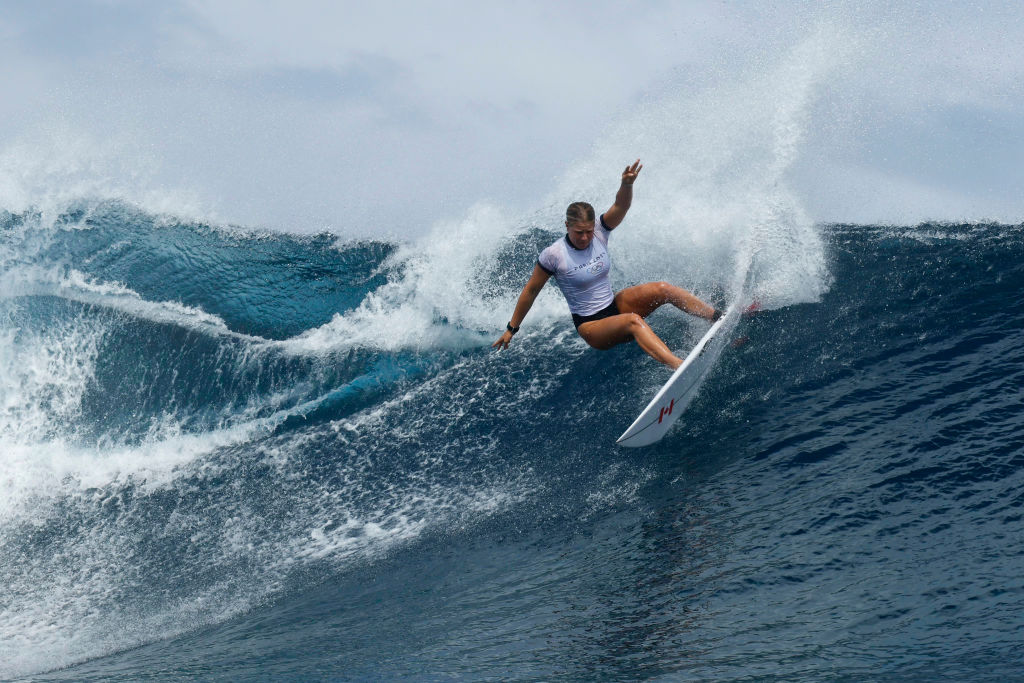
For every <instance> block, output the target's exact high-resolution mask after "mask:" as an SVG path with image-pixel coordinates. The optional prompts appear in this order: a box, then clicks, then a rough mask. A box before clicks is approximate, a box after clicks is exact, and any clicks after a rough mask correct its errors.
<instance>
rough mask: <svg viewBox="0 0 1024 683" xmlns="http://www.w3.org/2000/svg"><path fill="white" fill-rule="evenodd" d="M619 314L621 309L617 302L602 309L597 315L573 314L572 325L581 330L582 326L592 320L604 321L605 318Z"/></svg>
mask: <svg viewBox="0 0 1024 683" xmlns="http://www.w3.org/2000/svg"><path fill="white" fill-rule="evenodd" d="M618 314H619V307H618V306H616V305H615V302H614V301H613V302H611V303H610V304H609V305H607V306H605V307H604V308H602V309H601V310H600V311H598V312H597V313H591V314H590V315H576V314H575V313H573V314H572V324H573V325H575V326H576V329H579V327H580V325H582V324H583V323H589V322H590V321H591V320H603V319H605V318H610V317H612V316H613V315H618Z"/></svg>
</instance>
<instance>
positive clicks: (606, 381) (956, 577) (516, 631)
mask: <svg viewBox="0 0 1024 683" xmlns="http://www.w3.org/2000/svg"><path fill="white" fill-rule="evenodd" d="M818 230H819V231H820V233H821V236H822V239H823V240H824V244H825V252H826V261H827V271H828V275H829V286H828V287H827V290H826V291H825V293H824V294H823V295H821V296H820V297H819V298H817V299H816V300H813V301H806V302H802V303H792V304H788V305H781V306H779V307H775V308H771V307H769V309H768V310H765V311H763V312H762V313H760V314H759V315H756V316H754V317H752V318H749V319H746V320H744V321H743V322H741V324H740V326H739V328H737V329H736V330H735V331H734V334H735V335H736V336H737V337H745V338H746V339H747V342H746V343H745V344H742V345H740V346H737V347H736V348H729V349H727V350H726V351H725V353H724V354H723V355H722V357H721V359H720V360H719V362H718V364H717V365H716V367H715V369H714V370H713V372H712V373H711V375H710V376H709V378H708V379H707V381H706V382H705V384H704V386H703V388H702V390H701V393H700V395H699V396H698V398H697V399H696V401H695V402H694V403H693V404H692V405H691V406H690V408H689V409H688V411H687V412H686V414H685V415H684V416H683V418H682V419H681V420H680V422H679V423H678V425H677V427H676V428H675V429H674V430H673V431H672V432H671V433H670V434H669V435H668V437H666V438H665V439H664V440H663V441H661V442H659V443H658V444H656V445H654V446H651V447H648V448H644V449H637V450H631V449H622V448H619V447H616V446H615V445H614V442H615V438H616V437H617V436H618V435H619V434H620V433H621V432H622V431H623V430H624V429H625V428H626V427H627V426H628V425H629V424H630V422H631V421H632V419H633V418H634V417H635V415H636V413H637V412H638V411H639V410H640V408H642V407H643V405H645V404H646V401H647V400H648V399H649V398H650V396H651V395H652V394H653V392H654V390H655V389H656V388H657V386H658V385H659V384H660V382H661V381H663V379H664V378H665V376H666V375H667V373H665V371H664V370H663V369H661V368H658V367H656V364H654V363H653V362H652V361H650V360H649V359H647V358H646V357H644V356H643V354H642V353H641V352H640V351H639V350H637V349H636V347H635V346H623V347H618V348H616V349H614V350H612V351H609V352H604V353H599V352H595V351H591V350H588V349H586V348H585V347H583V345H582V344H581V343H579V341H578V340H577V339H576V338H575V337H574V336H573V334H572V331H571V324H570V323H569V322H568V319H567V316H561V317H555V318H551V317H544V316H543V315H542V314H541V313H538V314H537V317H536V319H535V321H534V323H533V324H532V326H530V327H525V326H524V330H523V332H522V333H521V336H518V337H517V338H516V343H515V344H514V345H513V348H512V349H511V350H510V351H508V352H503V353H500V354H498V353H494V352H492V351H491V350H490V349H489V348H488V346H489V343H490V341H492V340H493V338H494V337H496V336H497V334H498V333H500V326H498V327H486V326H483V325H479V324H474V323H473V321H474V320H477V319H478V318H473V317H472V316H469V317H466V318H462V319H453V316H452V315H450V313H449V311H448V309H445V308H444V307H443V306H440V307H435V308H431V307H430V306H424V305H423V304H422V302H423V301H424V300H426V301H428V302H429V301H431V300H437V297H441V298H443V297H444V296H449V295H448V294H445V292H446V291H447V290H445V287H444V285H445V284H446V283H447V281H448V280H447V279H446V277H447V275H446V274H445V273H444V272H441V273H439V274H436V277H435V279H434V280H426V281H420V280H412V279H411V278H413V276H414V275H415V273H416V272H417V270H416V269H417V268H418V267H419V266H418V262H417V261H416V259H415V258H410V257H409V256H408V255H407V254H406V253H405V252H403V251H402V249H401V247H400V245H394V244H386V243H378V242H360V243H352V242H339V241H338V239H337V238H336V237H333V236H327V235H320V236H312V237H294V236H284V235H277V234H267V233H258V232H242V231H232V230H227V229H221V228H214V227H210V226H206V225H201V224H194V223H189V222H184V221H180V220H176V219H173V218H166V217H155V216H152V215H148V214H145V213H142V212H140V211H138V210H135V209H133V208H131V207H128V206H125V205H122V204H117V203H106V204H104V203H100V204H96V203H92V204H88V203H83V204H82V206H80V207H79V208H77V209H72V210H69V211H68V212H67V214H65V215H64V216H61V217H60V218H58V219H56V220H55V221H50V222H47V221H46V220H44V219H43V217H41V216H37V215H32V214H20V215H13V214H0V269H2V270H0V277H2V278H3V285H2V293H0V392H2V394H0V448H2V452H0V493H2V494H3V495H2V496H0V498H2V500H0V585H3V586H4V587H5V590H4V591H3V594H2V595H0V678H2V679H19V678H26V677H27V679H28V680H39V681H50V680H76V681H80V680H125V681H129V680H130V681H138V680H180V679H187V678H194V679H204V680H275V681H277V680H296V681H299V680H302V681H305V680H332V681H333V680H339V681H340V680H393V679H418V680H456V679H459V680H465V679H468V680H480V679H484V680H487V679H499V680H640V679H644V680H651V679H653V680H747V679H750V680H786V681H790V680H823V679H828V680H834V679H839V680H842V679H851V680H865V679H866V680H892V679H898V680H958V681H959V680H1008V679H1017V680H1024V673H1022V672H1024V652H1022V649H1021V647H1020V644H1021V643H1022V642H1024V543H1022V541H1024V533H1022V525H1024V519H1022V517H1024V490H1022V484H1024V399H1022V395H1021V386H1022V382H1024V371H1022V367H1024V350H1022V348H1024V333H1022V329H1024V305H1022V304H1021V299H1020V292H1021V291H1022V290H1024V230H1022V228H1021V226H1005V225H984V224H980V225H952V224H951V225H938V224H937V225H920V226H913V227H891V226H889V227H876V226H844V225H828V226H818ZM552 235H553V233H547V232H545V231H543V230H540V229H527V230H523V231H522V232H520V233H519V234H517V235H515V236H514V237H513V238H512V239H510V240H509V241H508V242H507V243H505V244H502V245H500V246H499V247H497V248H496V251H495V257H494V258H493V260H492V261H493V262H489V263H487V264H485V265H483V266H481V272H480V273H479V274H478V275H474V276H473V277H475V278H476V280H475V281H477V282H479V283H480V285H481V288H480V294H479V297H478V298H481V299H482V300H483V302H484V303H483V304H482V307H483V308H487V307H488V306H490V307H493V308H494V309H495V310H498V309H500V311H499V312H498V313H496V314H495V315H497V316H498V317H499V318H500V317H501V316H505V317H507V313H508V311H509V310H510V309H509V308H508V302H509V301H514V295H515V293H516V292H517V288H518V287H519V286H521V282H522V280H523V279H524V278H525V273H527V272H529V269H530V266H531V262H532V260H533V258H534V257H535V254H536V253H537V248H538V246H540V245H542V244H544V243H545V242H546V241H547V240H549V239H551V236H552ZM434 266H435V267H436V266H437V263H435V264H434ZM453 268H454V266H453ZM471 279H472V278H471ZM409 282H414V284H413V285H411V286H409V287H407V288H406V289H403V283H406V284H408V283H409ZM417 283H418V284H417ZM489 283H497V285H494V287H491V285H490V284H489ZM411 290H415V291H411ZM424 292H427V293H428V294H429V295H430V296H432V297H435V299H430V298H429V297H427V295H426V294H424ZM706 294H707V295H708V296H711V297H714V296H715V295H716V293H715V292H707V293H706ZM718 294H719V296H720V293H718ZM414 295H419V296H420V298H419V299H416V301H418V302H420V303H418V304H417V305H415V306H411V305H410V304H409V301H410V300H411V297H414ZM450 296H455V297H458V296H463V294H459V293H456V294H453V295H450ZM473 296H476V294H473ZM403 297H404V298H403ZM510 297H511V298H510ZM481 317H485V316H484V314H483V313H481ZM502 319H503V318H502ZM652 326H653V327H655V329H656V330H657V331H659V332H660V333H662V334H663V335H664V336H665V337H666V338H668V339H673V340H676V341H677V342H678V343H677V344H675V345H676V346H685V344H686V343H688V342H689V341H692V340H693V339H695V338H696V335H698V334H699V333H700V331H701V328H700V325H699V323H694V322H692V321H687V320H684V319H683V318H682V316H679V315H675V314H673V313H671V312H659V313H657V314H656V315H655V316H654V317H652Z"/></svg>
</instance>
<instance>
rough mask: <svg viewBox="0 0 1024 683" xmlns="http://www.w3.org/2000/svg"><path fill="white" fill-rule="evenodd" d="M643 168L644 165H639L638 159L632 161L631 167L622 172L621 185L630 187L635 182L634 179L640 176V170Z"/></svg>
mask: <svg viewBox="0 0 1024 683" xmlns="http://www.w3.org/2000/svg"><path fill="white" fill-rule="evenodd" d="M643 167H644V165H643V164H641V163H640V160H639V159H637V160H636V161H634V162H633V163H632V165H630V166H627V167H626V170H625V171H623V172H622V184H623V185H632V184H633V183H634V182H636V177H637V176H638V175H640V169H642V168H643Z"/></svg>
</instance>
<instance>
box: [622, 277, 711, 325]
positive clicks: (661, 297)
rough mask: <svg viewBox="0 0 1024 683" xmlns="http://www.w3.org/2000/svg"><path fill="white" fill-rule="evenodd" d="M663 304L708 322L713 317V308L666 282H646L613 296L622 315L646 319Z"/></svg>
mask: <svg viewBox="0 0 1024 683" xmlns="http://www.w3.org/2000/svg"><path fill="white" fill-rule="evenodd" d="M663 304H672V305H673V306H675V307H676V308H678V309H679V310H681V311H684V312H686V313H689V314H690V315H696V316H699V317H701V318H706V319H708V320H710V319H711V318H712V317H713V316H714V315H715V308H714V306H709V305H707V304H706V303H704V302H703V301H701V300H700V299H698V298H697V297H695V296H694V295H693V294H690V293H689V292H688V291H686V290H685V289H682V288H681V287H676V286H675V285H672V284H669V283H668V282H648V283H647V284H643V285H636V286H635V287H627V288H626V289H624V290H622V291H621V292H619V293H618V294H616V295H615V305H616V306H618V308H619V311H620V312H622V313H636V314H637V315H639V316H640V317H642V318H646V317H647V316H649V315H650V314H651V313H653V312H654V311H655V310H656V309H657V308H658V307H659V306H662V305H663Z"/></svg>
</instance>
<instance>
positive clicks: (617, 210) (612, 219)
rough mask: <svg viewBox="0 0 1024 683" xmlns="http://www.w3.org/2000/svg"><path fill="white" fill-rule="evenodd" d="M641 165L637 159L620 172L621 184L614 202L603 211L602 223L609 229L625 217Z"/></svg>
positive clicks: (631, 200)
mask: <svg viewBox="0 0 1024 683" xmlns="http://www.w3.org/2000/svg"><path fill="white" fill-rule="evenodd" d="M643 167H644V165H643V164H641V163H640V160H639V159H637V160H636V161H634V162H633V164H632V165H630V166H627V167H626V170H625V171H623V172H622V184H621V185H619V191H618V192H616V193H615V203H614V204H612V208H610V209H608V210H607V211H605V212H604V224H605V225H606V226H607V227H608V229H609V230H611V229H613V228H615V227H617V226H618V225H619V223H621V222H622V219H623V218H625V217H626V212H627V211H629V207H630V205H631V204H632V203H633V183H634V182H636V177H637V176H638V175H639V174H640V169H642V168H643Z"/></svg>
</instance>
